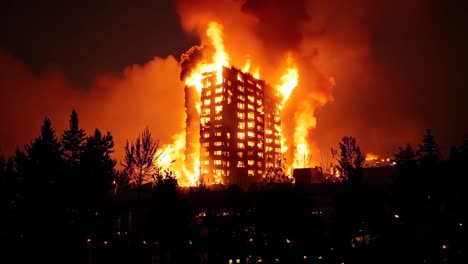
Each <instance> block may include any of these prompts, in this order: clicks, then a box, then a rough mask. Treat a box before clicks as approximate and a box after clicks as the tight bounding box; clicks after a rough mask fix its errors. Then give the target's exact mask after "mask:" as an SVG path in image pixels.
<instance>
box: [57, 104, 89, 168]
mask: <svg viewBox="0 0 468 264" xmlns="http://www.w3.org/2000/svg"><path fill="white" fill-rule="evenodd" d="M85 140H86V133H85V131H84V129H81V128H79V120H78V114H77V113H76V110H75V109H73V110H72V112H71V115H70V121H69V127H68V128H67V129H66V130H65V131H64V132H63V135H62V138H61V141H62V145H63V155H64V157H65V159H66V160H67V161H68V162H69V163H70V164H71V165H72V166H76V165H77V164H78V163H79V159H80V155H81V152H82V151H83V148H84V142H85Z"/></svg>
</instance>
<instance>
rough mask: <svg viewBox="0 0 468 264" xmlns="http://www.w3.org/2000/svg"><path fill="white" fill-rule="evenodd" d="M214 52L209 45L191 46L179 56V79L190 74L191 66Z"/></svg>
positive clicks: (183, 78)
mask: <svg viewBox="0 0 468 264" xmlns="http://www.w3.org/2000/svg"><path fill="white" fill-rule="evenodd" d="M213 53H214V48H213V46H211V45H202V46H193V47H191V48H190V49H189V50H188V51H187V52H185V53H184V54H182V56H181V57H180V68H181V70H180V80H182V81H183V80H185V78H186V77H187V76H188V75H190V73H191V72H192V70H193V68H194V67H195V66H196V65H197V64H198V63H200V62H201V61H203V60H206V58H210V57H211V56H212V54H213Z"/></svg>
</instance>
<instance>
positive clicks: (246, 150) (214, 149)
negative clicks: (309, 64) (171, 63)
mask: <svg viewBox="0 0 468 264" xmlns="http://www.w3.org/2000/svg"><path fill="white" fill-rule="evenodd" d="M218 74H222V79H221V81H218V80H220V79H219V78H220V77H219V76H218ZM194 90H195V89H190V87H186V93H195V92H192V91H194ZM195 95H196V94H192V95H190V94H189V95H188V96H186V98H188V100H187V101H186V107H187V109H193V108H196V107H199V109H200V110H199V111H198V113H199V118H198V120H199V122H194V120H197V118H195V117H194V116H191V115H190V113H192V114H193V113H194V111H187V118H188V121H189V120H190V122H187V124H188V125H187V133H186V135H187V137H188V139H187V142H190V141H191V140H190V139H189V138H190V137H192V140H193V137H194V136H196V131H197V126H198V125H199V143H200V144H199V145H198V144H194V146H195V147H196V146H197V145H198V146H199V148H200V149H199V151H200V156H199V157H200V175H201V176H202V177H204V178H205V179H206V180H207V181H208V182H213V183H220V182H223V183H225V184H239V185H241V186H247V185H248V184H250V183H252V182H255V181H259V180H260V179H261V178H262V176H264V174H265V170H266V169H267V168H269V167H273V166H274V165H275V160H277V159H278V158H279V156H280V155H281V135H280V118H279V105H278V101H279V100H278V98H277V97H276V96H275V93H274V92H273V91H272V89H271V87H270V86H268V85H267V84H266V83H265V81H264V80H260V79H257V78H255V77H254V76H253V75H251V74H249V73H244V72H242V71H241V70H240V69H237V68H235V67H231V68H228V67H223V69H222V72H217V71H215V72H210V73H205V75H204V78H203V79H202V87H201V91H200V94H199V96H200V100H199V105H196V103H195V102H196V101H195V100H193V96H195ZM187 149H189V152H192V151H193V150H194V149H193V147H192V148H191V147H190V146H187Z"/></svg>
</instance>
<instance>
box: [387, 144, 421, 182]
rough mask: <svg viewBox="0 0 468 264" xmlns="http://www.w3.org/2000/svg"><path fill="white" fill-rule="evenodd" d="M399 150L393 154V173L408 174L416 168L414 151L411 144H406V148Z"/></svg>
mask: <svg viewBox="0 0 468 264" xmlns="http://www.w3.org/2000/svg"><path fill="white" fill-rule="evenodd" d="M399 149H400V151H399V152H398V153H397V154H395V155H394V158H393V161H394V162H395V173H396V174H397V175H399V176H410V175H409V174H411V172H414V170H415V169H416V166H417V164H416V158H417V157H416V153H415V151H414V149H413V147H412V146H411V144H407V145H406V148H404V149H403V148H402V147H400V148H399Z"/></svg>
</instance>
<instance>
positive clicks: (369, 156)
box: [366, 153, 379, 161]
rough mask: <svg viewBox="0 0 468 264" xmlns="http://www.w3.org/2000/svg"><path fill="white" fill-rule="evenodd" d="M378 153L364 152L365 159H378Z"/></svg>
mask: <svg viewBox="0 0 468 264" xmlns="http://www.w3.org/2000/svg"><path fill="white" fill-rule="evenodd" d="M378 159H379V155H377V154H374V153H367V154H366V161H373V160H378Z"/></svg>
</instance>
